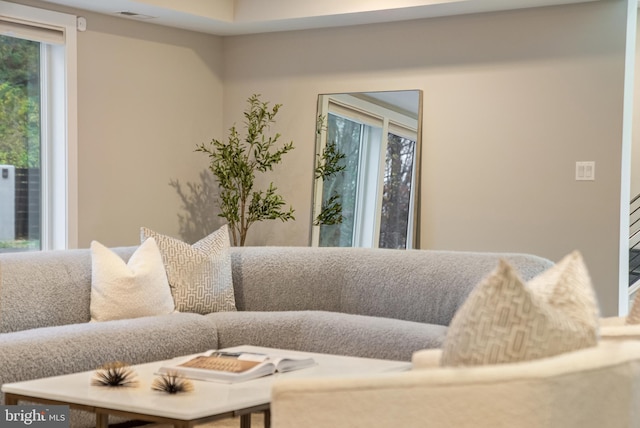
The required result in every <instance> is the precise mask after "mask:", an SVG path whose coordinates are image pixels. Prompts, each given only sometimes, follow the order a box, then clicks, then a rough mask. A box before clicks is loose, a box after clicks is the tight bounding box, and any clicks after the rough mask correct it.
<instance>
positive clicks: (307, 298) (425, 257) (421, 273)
mask: <svg viewBox="0 0 640 428" xmlns="http://www.w3.org/2000/svg"><path fill="white" fill-rule="evenodd" d="M500 258H504V259H506V260H508V261H509V263H511V264H512V266H514V267H515V268H516V269H517V270H518V271H519V272H520V274H521V276H522V278H523V279H525V280H527V279H530V278H532V277H534V276H535V275H537V274H538V273H540V272H542V271H544V270H545V269H547V268H549V267H550V266H552V265H553V263H552V262H551V261H549V260H547V259H543V258H540V257H536V256H531V255H524V254H499V253H472V252H458V251H431V250H385V249H370V248H327V247H244V248H233V251H232V267H233V281H234V288H235V295H236V305H237V307H238V310H245V311H247V310H250V311H276V310H322V311H336V312H345V313H351V314H359V315H370V316H380V317H387V318H397V319H403V320H407V321H416V322H426V323H431V324H440V325H449V323H450V321H451V319H452V318H453V315H454V314H455V312H456V311H457V309H458V308H459V307H460V305H461V304H462V303H463V302H464V301H465V300H466V298H467V296H468V295H469V293H470V292H471V290H472V289H473V288H474V287H475V286H476V285H477V284H478V283H479V282H480V281H481V280H482V279H483V278H484V277H485V276H486V275H488V274H489V273H491V271H493V269H494V268H495V266H496V265H497V263H498V260H500Z"/></svg>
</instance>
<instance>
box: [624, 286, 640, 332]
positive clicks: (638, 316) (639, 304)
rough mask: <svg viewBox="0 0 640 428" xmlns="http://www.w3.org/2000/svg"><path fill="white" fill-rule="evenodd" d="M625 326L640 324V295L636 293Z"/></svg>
mask: <svg viewBox="0 0 640 428" xmlns="http://www.w3.org/2000/svg"><path fill="white" fill-rule="evenodd" d="M625 324H629V325H631V324H640V293H636V297H634V298H633V304H632V305H631V310H630V311H629V315H627V319H626V321H625Z"/></svg>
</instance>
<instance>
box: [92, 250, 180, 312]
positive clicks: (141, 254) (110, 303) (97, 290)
mask: <svg viewBox="0 0 640 428" xmlns="http://www.w3.org/2000/svg"><path fill="white" fill-rule="evenodd" d="M174 309H175V307H174V303H173V298H172V297H171V290H170V289H169V282H168V281H167V274H166V273H165V270H164V264H163V263H162V256H161V255H160V250H159V249H158V246H157V245H156V241H155V240H153V239H149V240H147V241H146V242H145V243H144V244H143V245H141V246H140V247H139V248H138V249H137V250H136V251H135V253H133V255H132V256H131V258H130V259H129V262H128V263H125V261H124V260H122V258H120V256H118V255H117V254H116V253H114V252H113V251H111V250H110V249H109V248H107V247H105V246H104V245H102V244H100V243H99V242H97V241H93V242H92V243H91V303H90V307H89V310H90V312H91V321H109V320H119V319H127V318H138V317H146V316H152V315H164V314H170V313H172V312H174Z"/></svg>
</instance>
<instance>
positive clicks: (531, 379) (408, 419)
mask: <svg viewBox="0 0 640 428" xmlns="http://www.w3.org/2000/svg"><path fill="white" fill-rule="evenodd" d="M639 394H640V342H636V341H626V342H606V343H600V344H599V345H598V346H597V347H593V348H587V349H583V350H579V351H575V352H570V353H566V354H562V355H558V356H555V357H551V358H545V359H541V360H535V361H528V362H521V363H513V364H498V365H491V366H477V367H460V368H452V367H446V368H444V367H441V368H434V369H432V370H412V371H409V372H402V373H385V374H377V375H370V376H358V377H355V376H350V377H343V378H332V379H330V378H315V379H313V378H307V379H305V378H288V379H287V378H281V379H279V380H276V381H275V382H274V384H273V389H272V396H271V398H272V402H271V416H272V422H273V425H274V426H276V427H278V428H298V427H301V426H312V427H314V428H350V427H355V426H358V427H381V428H395V427H403V428H423V427H429V428H451V427H456V428H510V427H518V428H539V427H548V426H554V427H562V428H602V427H605V426H607V427H613V426H616V427H631V426H640V414H638V412H637V411H636V407H637V397H638V396H639Z"/></svg>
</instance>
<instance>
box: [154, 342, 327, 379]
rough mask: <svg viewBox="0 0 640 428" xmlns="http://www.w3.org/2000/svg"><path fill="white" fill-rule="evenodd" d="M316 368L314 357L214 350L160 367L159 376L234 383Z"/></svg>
mask: <svg viewBox="0 0 640 428" xmlns="http://www.w3.org/2000/svg"><path fill="white" fill-rule="evenodd" d="M314 364H315V361H314V360H313V358H311V357H299V356H293V355H286V354H277V355H276V354H258V353H252V352H225V351H215V350H214V351H207V352H205V353H202V354H198V355H195V356H191V357H188V358H182V359H175V360H172V361H170V362H168V363H167V364H165V365H163V366H161V367H160V369H159V370H158V373H160V374H168V373H174V374H178V375H181V376H184V377H187V378H191V379H198V380H209V381H218V382H226V383H235V382H242V381H246V380H251V379H256V378H259V377H262V376H267V375H270V374H274V373H276V372H280V373H282V372H288V371H292V370H299V369H303V368H306V367H310V366H312V365H314Z"/></svg>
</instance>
